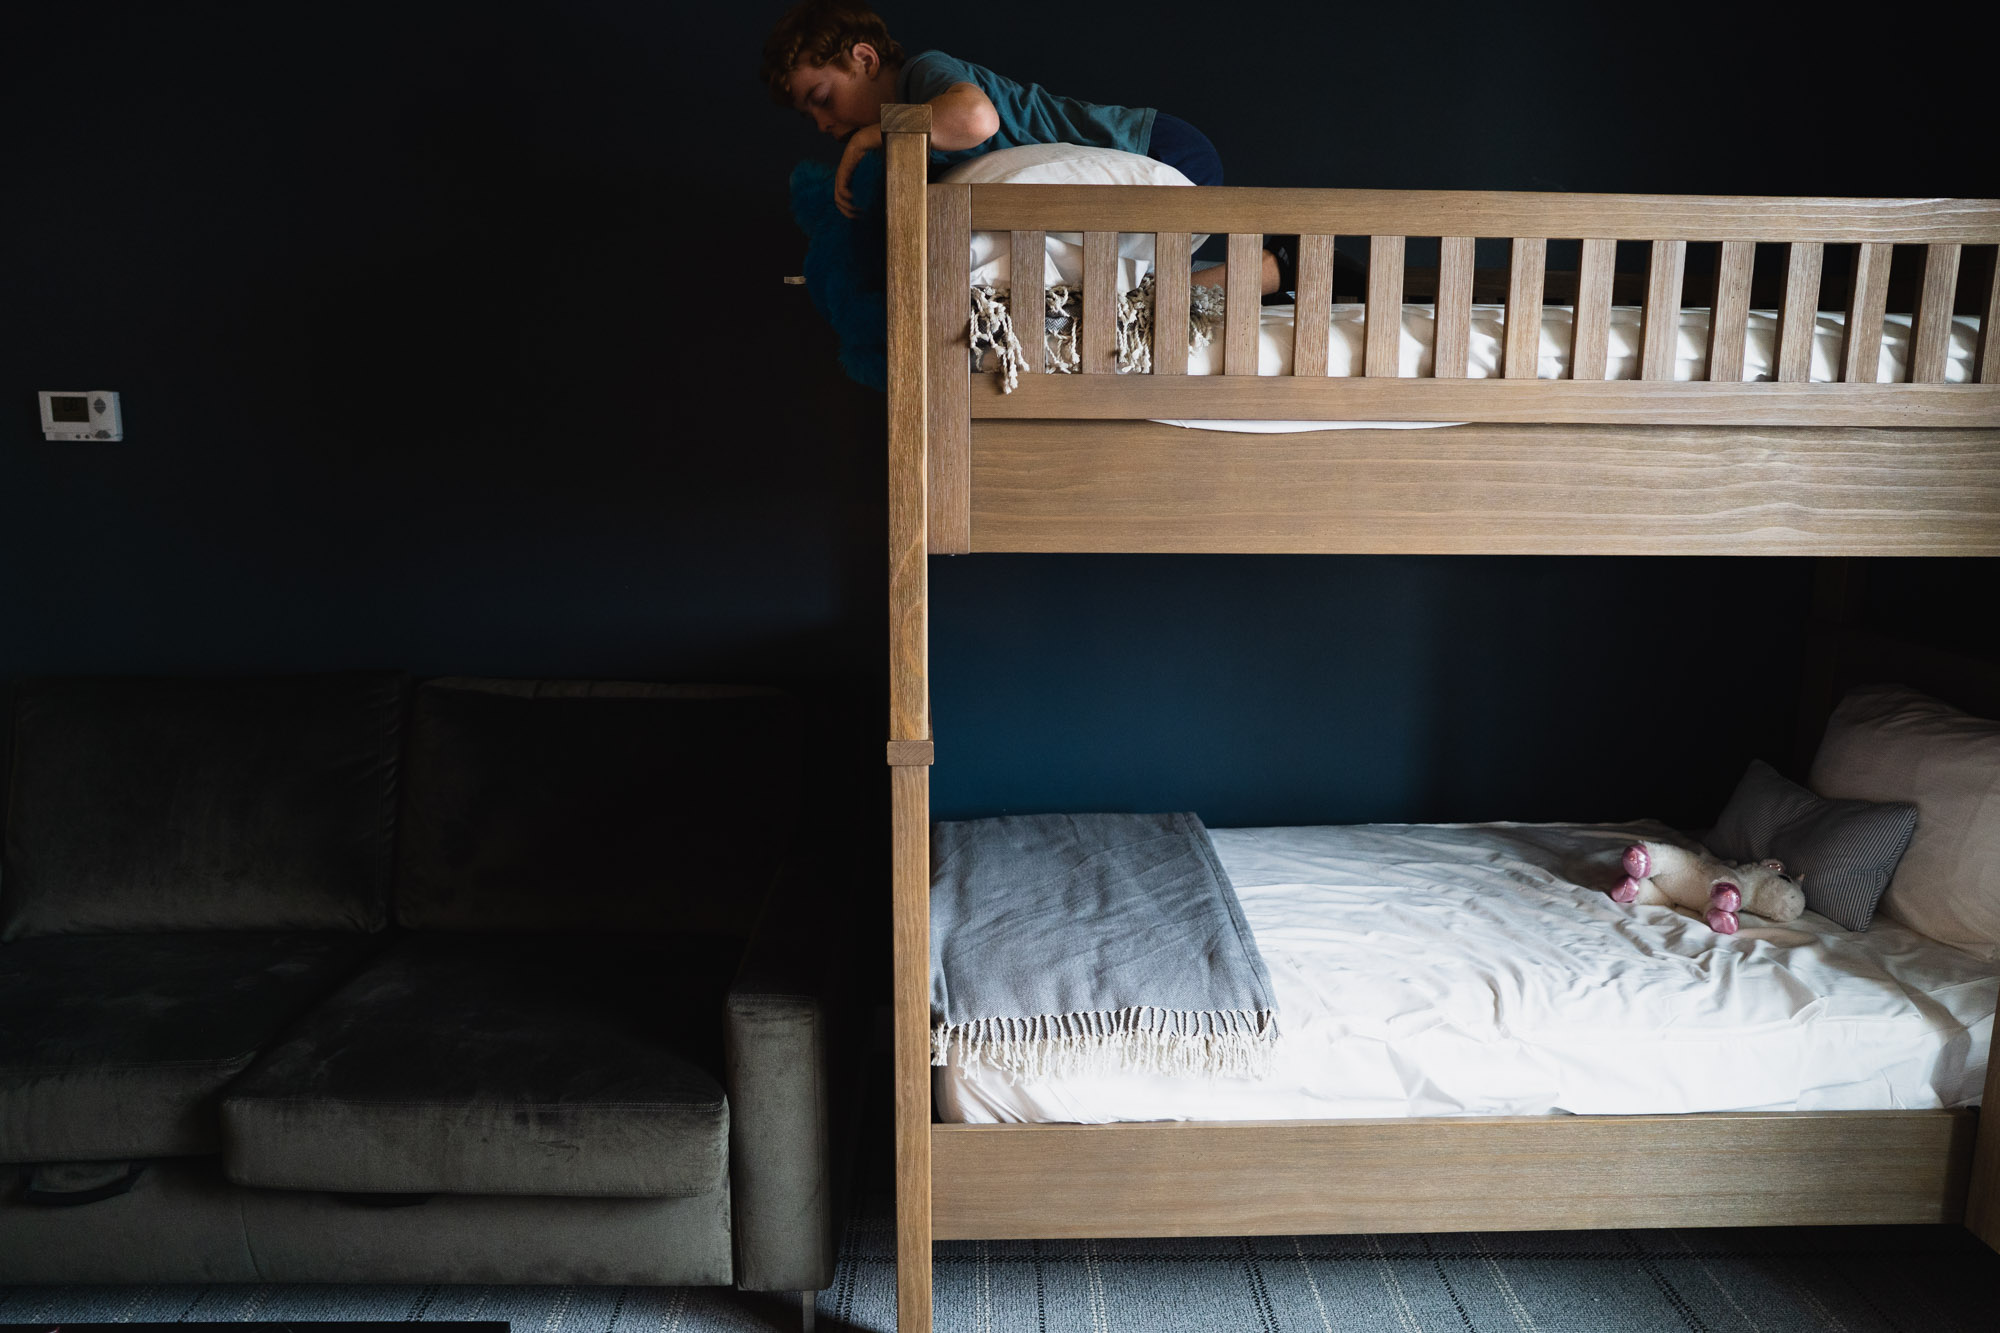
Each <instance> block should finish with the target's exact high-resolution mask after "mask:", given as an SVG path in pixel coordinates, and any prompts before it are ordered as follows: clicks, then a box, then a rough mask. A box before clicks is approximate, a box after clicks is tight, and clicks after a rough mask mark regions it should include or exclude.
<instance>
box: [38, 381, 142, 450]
mask: <svg viewBox="0 0 2000 1333" xmlns="http://www.w3.org/2000/svg"><path fill="white" fill-rule="evenodd" d="M42 438H43V439H45V440H122V439H124V438H125V427H124V425H123V424H122V423H121V422H120V421H119V419H118V395H117V394H115V393H113V392H111V390H109V389H90V390H88V391H86V392H82V393H61V392H57V391H55V390H52V389H44V390H42Z"/></svg>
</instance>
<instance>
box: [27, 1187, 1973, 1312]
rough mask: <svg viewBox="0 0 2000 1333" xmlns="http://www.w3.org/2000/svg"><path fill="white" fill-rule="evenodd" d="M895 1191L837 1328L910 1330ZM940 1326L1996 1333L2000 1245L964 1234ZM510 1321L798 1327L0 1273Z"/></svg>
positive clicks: (713, 1302)
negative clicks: (903, 1303)
mask: <svg viewBox="0 0 2000 1333" xmlns="http://www.w3.org/2000/svg"><path fill="white" fill-rule="evenodd" d="M882 1203H883V1201H882V1200H880V1199H876V1200H871V1201H870V1203H869V1205H868V1206H866V1207H864V1208H863V1209H862V1210H861V1211H860V1212H859V1213H858V1214H857V1215H855V1216H854V1217H852V1218H850V1219H849V1220H848V1222H847V1223H846V1225H845V1226H844V1227H843V1234H842V1243H841V1252H840V1263H839V1268H838V1270H837V1275H836V1277H835V1280H834V1284H833V1286H831V1287H829V1288H828V1289H827V1290H826V1291H824V1292H822V1293H820V1296H819V1300H818V1311H819V1317H818V1326H819V1328H820V1329H821V1330H834V1331H836V1333H844V1331H846V1330H878V1331H880V1333H888V1330H892V1329H894V1327H895V1256H894V1243H893V1235H894V1230H893V1226H892V1223H891V1218H890V1215H889V1212H888V1210H887V1209H886V1208H885V1207H883V1206H882ZM936 1293H937V1294H936V1302H937V1329H938V1330H939V1333H1126V1331H1127V1330H1130V1331H1131V1333H1168V1331H1169V1330H1188V1333H1235V1331H1237V1330H1241V1333H1279V1331H1280V1330H1283V1333H1346V1331H1347V1330H1356V1331H1364V1333H1376V1331H1377V1330H1381V1331H1383V1333H1648V1331H1650V1330H1656V1329H1657V1330H1692V1331H1693V1333H1707V1331H1709V1330H1714V1331H1715V1333H1739V1331H1743V1333H1794V1331H1800V1333H1803V1331H1804V1330H1831V1331H1833V1333H1878V1331H1881V1330H1889V1331H1891V1333H1896V1331H1902V1333H1990V1331H1991V1330H1995V1329H2000V1256H1996V1255H1994V1254H1993V1253H1992V1252H1990V1251H1988V1250H1986V1249H1985V1248H1984V1247H1983V1246H1981V1245H1979V1244H1978V1242H1976V1241H1974V1240H1973V1239H1972V1238H1971V1237H1970V1235H1968V1234H1967V1233H1966V1232H1965V1231H1963V1230H1961V1229H1959V1228H1956V1227H1909V1228H1901V1227H1899V1228H1860V1229H1853V1228H1830V1229H1824V1230H1814V1229H1807V1228H1798V1229H1789V1230H1767V1231H1736V1230H1722V1231H1694V1230H1681V1231H1590V1232H1526V1233H1507V1234H1495V1233H1486V1234H1472V1235H1448V1236H1263V1237H1255V1238H1248V1239H1198V1240H1146V1241H1133V1240H1123V1241H1059V1242H1058V1241H990V1242H950V1243H945V1244H941V1245H939V1246H938V1249H937V1260H936ZM356 1319H382V1320H408V1321H422V1322H449V1321H452V1320H469V1319H505V1320H507V1321H509V1323H510V1324H511V1326H512V1328H513V1330H514V1333H627V1331H628V1330H629V1331H630V1333H723V1331H725V1330H729V1331H732V1333H733V1331H735V1330H759V1331H760V1333H761V1331H763V1330H783V1329H790V1330H796V1329H797V1328H798V1327H799V1313H798V1307H797V1306H796V1305H795V1304H792V1303H791V1302H788V1301H786V1300H784V1299H783V1298H780V1297H758V1296H747V1295H743V1294H740V1293H736V1292H731V1291H726V1290H710V1289H703V1288H690V1289H683V1288H647V1287H623V1288H621V1287H327V1286H310V1287H305V1286H207V1287H202V1286H187V1287H163V1286H156V1287H11V1288H4V1287H0V1323H9V1324H34V1323H40V1324H45V1325H51V1324H54V1323H57V1322H60V1321H94V1322H120V1321H134V1322H139V1321H160V1322H172V1321H237V1320H255V1321H261V1322H266V1323H269V1322H274V1321H280V1320H296V1321H301V1322H306V1321H313V1320H356Z"/></svg>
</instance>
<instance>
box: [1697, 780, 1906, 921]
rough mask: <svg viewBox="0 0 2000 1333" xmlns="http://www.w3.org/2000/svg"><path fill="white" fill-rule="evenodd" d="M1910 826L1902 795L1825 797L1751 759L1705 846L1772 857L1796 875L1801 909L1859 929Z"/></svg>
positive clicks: (1738, 855)
mask: <svg viewBox="0 0 2000 1333" xmlns="http://www.w3.org/2000/svg"><path fill="white" fill-rule="evenodd" d="M1916 830H1917V807H1916V806H1914V805H1911V804H1910V803H1908V802H1907V801H1894V802H1888V803H1878V802H1875V801H1830V800H1827V799H1825V798H1823V797H1819V796H1815V795H1813V794H1812V793H1811V792H1809V791H1807V790H1806V789H1805V788H1804V787H1801V786H1799V785H1798V783H1796V782H1793V781H1791V780H1790V779H1788V778H1786V777H1785V776H1784V775H1783V774H1781V773H1779V772H1778V770H1776V769H1775V768H1772V767H1771V766H1770V765H1769V764H1767V763H1765V762H1764V761H1763V760H1761V759H1753V760H1751V761H1750V767H1749V768H1748V769H1747V770H1746V771H1745V772H1744V774H1743V780H1742V781H1741V782H1739V783H1737V784H1736V794H1735V795H1734V796H1731V797H1730V798H1729V804H1728V806H1727V807H1725V808H1724V809H1723V812H1722V815H1721V817H1720V818H1718V819H1717V820H1716V821H1715V827H1714V828H1713V829H1711V830H1710V831H1709V835H1708V849H1709V850H1710V851H1712V852H1714V853H1715V854H1716V855H1717V856H1719V857H1721V858H1722V859H1723V860H1725V861H1761V860H1763V859H1764V858H1765V857H1776V858H1777V859H1778V860H1780V861H1783V862H1784V863H1785V873H1787V874H1789V875H1794V876H1797V877H1798V879H1799V880H1800V884H1799V887H1800V888H1802V889H1804V890H1805V895H1806V907H1807V908H1808V909H1809V910H1811V911H1814V912H1818V913H1819V914H1820V915H1821V916H1823V917H1826V918H1827V919H1828V920H1831V921H1835V922H1838V923H1839V924H1840V925H1842V926H1845V927H1846V928H1847V929H1849V930H1866V929H1868V923H1869V922H1870V921H1872V920H1874V918H1875V905H1876V904H1877V903H1879V902H1881V901H1882V892H1883V890H1885V889H1887V888H1888V887H1889V877H1890V876H1891V875H1893V874H1895V873H1896V862H1898V861H1900V860H1901V859H1902V857H1903V851H1904V849H1905V848H1907V847H1908V846H1909V845H1910V835H1911V834H1913V833H1915V832H1916Z"/></svg>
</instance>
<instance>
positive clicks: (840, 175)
mask: <svg viewBox="0 0 2000 1333" xmlns="http://www.w3.org/2000/svg"><path fill="white" fill-rule="evenodd" d="M881 146H882V127H881V126H880V125H863V126H862V127H861V128H860V129H858V130H856V131H855V132H854V133H852V134H850V135H848V136H847V147H846V149H845V150H844V151H842V153H841V155H840V165H839V166H838V167H837V168H835V169H834V173H833V205H834V207H835V208H838V209H839V210H840V211H841V213H842V214H843V215H844V216H846V217H850V218H858V217H860V216H861V211H860V210H859V209H857V208H856V207H855V206H854V169H855V168H856V167H858V166H860V165H861V156H862V154H864V153H870V152H873V151H875V150H876V149H879V148H880V147H881Z"/></svg>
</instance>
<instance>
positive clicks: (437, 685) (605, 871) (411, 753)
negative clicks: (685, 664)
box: [395, 678, 799, 936]
mask: <svg viewBox="0 0 2000 1333" xmlns="http://www.w3.org/2000/svg"><path fill="white" fill-rule="evenodd" d="M407 764H408V774H407V781H406V782H405V784H404V792H403V815H402V821H401V828H400V833H399V843H398V853H397V879H396V895H395V898H396V919H397V920H398V921H400V922H401V923H402V924H403V925H405V926H411V927H416V928H420V929H435V930H541V929H610V930H664V929H678V930H705V931H719V932H724V933H727V934H732V935H739V936H747V935H748V934H749V930H750V927H751V926H752V925H753V924H754V923H755V920H756V915H757V911H758V909H759V907H760V906H761V905H762V903H763V899H764V894H765V891H766V889H767V888H768V886H769V884H770V882H771V879H772V876H773V874H774V873H775V871H776V869H777V865H778V862H779V860H780V859H781V858H782V857H783V855H784V854H785V852H786V850H787V844H788V843H789V840H790V837H791V834H792V831H793V829H794V827H795V825H796V824H797V822H798V819H797V814H798V810H797V807H798V785H799V772H798V765H799V741H798V709H797V704H796V702H795V701H794V700H793V699H792V698H791V697H790V696H788V695H785V694H782V693H779V692H777V691H774V690H764V689H755V688H750V687H742V686H689V685H654V684H643V683H627V682H612V681H532V680H481V679H471V678H447V679H442V680H434V681H429V682H427V683H425V684H424V685H422V686H420V687H419V688H418V690H417V693H416V702H415V706H414V707H413V709H412V710H411V723H410V744H409V749H408V754H407Z"/></svg>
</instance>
